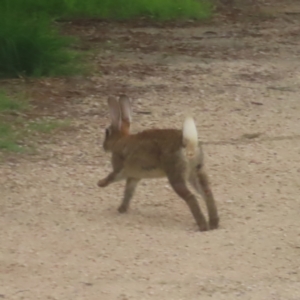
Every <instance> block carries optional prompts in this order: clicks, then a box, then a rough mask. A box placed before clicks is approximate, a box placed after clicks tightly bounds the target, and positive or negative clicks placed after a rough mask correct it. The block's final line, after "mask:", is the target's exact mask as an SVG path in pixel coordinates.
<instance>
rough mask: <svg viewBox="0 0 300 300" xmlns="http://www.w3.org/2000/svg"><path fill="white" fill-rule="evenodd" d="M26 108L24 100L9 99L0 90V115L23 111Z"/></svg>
mask: <svg viewBox="0 0 300 300" xmlns="http://www.w3.org/2000/svg"><path fill="white" fill-rule="evenodd" d="M26 107H27V103H26V101H25V100H19V99H15V98H12V97H9V96H8V95H7V94H6V93H5V92H4V91H1V90H0V113H1V112H7V111H17V110H23V109H25V108H26Z"/></svg>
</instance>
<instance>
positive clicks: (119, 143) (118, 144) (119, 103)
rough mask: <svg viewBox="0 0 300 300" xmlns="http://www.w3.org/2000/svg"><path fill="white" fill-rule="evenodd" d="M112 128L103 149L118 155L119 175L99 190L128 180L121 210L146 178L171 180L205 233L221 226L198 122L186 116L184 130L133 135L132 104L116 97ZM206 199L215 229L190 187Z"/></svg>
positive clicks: (115, 166) (110, 104)
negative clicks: (204, 158) (205, 167)
mask: <svg viewBox="0 0 300 300" xmlns="http://www.w3.org/2000/svg"><path fill="white" fill-rule="evenodd" d="M108 107H109V112H110V117H111V125H110V126H109V127H108V128H106V130H105V140H104V143H103V148H104V150H105V151H106V152H111V153H112V167H113V171H112V172H111V173H110V174H109V175H108V176H107V177H105V178H104V179H102V180H99V182H98V186H100V187H105V186H108V185H109V184H111V183H113V182H116V181H119V180H123V179H126V187H125V192H124V197H123V201H122V203H121V205H120V207H119V209H118V210H119V212H120V213H124V212H126V211H127V209H128V207H129V202H130V200H131V198H132V196H133V194H134V191H135V189H136V186H137V184H138V182H139V181H140V180H141V179H143V178H160V177H167V178H168V180H169V183H170V185H171V186H172V188H173V189H174V191H175V192H176V193H177V194H178V195H179V196H180V197H181V198H182V199H184V200H185V201H186V203H187V205H188V206H189V208H190V210H191V212H192V214H193V216H194V218H195V221H196V222H197V224H198V226H199V229H200V231H205V230H208V229H209V228H210V229H215V228H217V227H218V225H219V217H218V212H217V207H216V204H215V200H214V197H213V194H212V191H211V189H210V187H209V182H208V176H207V174H206V173H205V170H204V166H203V153H202V150H201V147H200V145H199V144H198V136H197V135H198V134H197V129H196V126H195V123H194V121H193V119H192V118H186V120H185V121H184V124H183V129H182V130H177V129H150V130H145V131H142V132H139V133H137V134H130V132H129V129H130V123H131V104H130V100H129V98H128V97H127V96H125V95H121V96H120V98H119V99H118V100H117V99H116V98H113V97H110V98H109V99H108ZM188 182H190V183H191V184H192V186H194V188H195V189H196V190H197V191H198V192H199V193H200V194H201V195H202V196H203V198H204V199H205V202H206V206H207V209H208V214H209V228H208V224H207V222H206V220H205V217H204V215H203V214H202V212H201V210H200V207H199V204H198V202H197V199H196V197H195V196H194V195H193V194H192V193H191V191H190V190H189V189H188V186H187V183H188Z"/></svg>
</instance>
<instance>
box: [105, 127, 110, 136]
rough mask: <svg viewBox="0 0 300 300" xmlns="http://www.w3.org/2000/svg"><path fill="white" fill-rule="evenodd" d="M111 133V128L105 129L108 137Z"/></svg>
mask: <svg viewBox="0 0 300 300" xmlns="http://www.w3.org/2000/svg"><path fill="white" fill-rule="evenodd" d="M109 135H110V130H109V129H108V128H106V129H105V136H106V137H108V136H109Z"/></svg>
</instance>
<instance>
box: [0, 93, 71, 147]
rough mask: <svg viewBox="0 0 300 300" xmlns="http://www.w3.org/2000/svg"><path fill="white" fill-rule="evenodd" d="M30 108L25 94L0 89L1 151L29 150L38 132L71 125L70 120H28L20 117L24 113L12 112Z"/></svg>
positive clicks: (44, 133)
mask: <svg viewBox="0 0 300 300" xmlns="http://www.w3.org/2000/svg"><path fill="white" fill-rule="evenodd" d="M28 108H29V105H28V103H27V101H25V100H24V96H23V95H15V96H14V97H11V96H8V95H7V94H6V93H5V92H4V91H2V90H0V120H1V121H0V151H2V152H3V151H6V152H24V151H27V150H29V148H30V147H31V145H30V144H31V143H32V142H33V141H34V136H36V135H37V134H43V135H50V134H52V133H54V132H55V131H57V130H59V129H63V128H66V127H67V126H69V125H70V122H69V121H68V120H55V119H39V120H31V121H28V120H26V119H25V118H24V117H20V115H23V114H13V115H12V114H11V112H19V113H20V112H22V111H23V112H24V110H27V109H28ZM25 114H26V111H25V112H24V115H25ZM39 136H40V135H38V137H39ZM24 141H25V142H26V144H24Z"/></svg>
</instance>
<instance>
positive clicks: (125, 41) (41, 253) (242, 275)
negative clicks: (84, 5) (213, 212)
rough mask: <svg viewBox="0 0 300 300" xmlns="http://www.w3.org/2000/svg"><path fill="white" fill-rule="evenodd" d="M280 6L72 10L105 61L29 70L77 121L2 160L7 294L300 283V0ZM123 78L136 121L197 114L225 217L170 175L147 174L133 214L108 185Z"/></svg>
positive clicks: (45, 105) (246, 295) (227, 293)
mask: <svg viewBox="0 0 300 300" xmlns="http://www.w3.org/2000/svg"><path fill="white" fill-rule="evenodd" d="M294 2H296V1H294ZM267 8H268V7H267ZM274 11H275V10H274V7H272V5H269V10H268V12H267V13H265V14H264V15H261V16H260V17H258V18H257V17H253V18H249V19H248V20H238V21H236V22H234V21H230V22H225V21H224V22H222V21H220V20H219V21H218V22H212V23H208V24H205V25H203V24H202V25H199V24H193V23H191V24H188V26H183V27H175V26H171V25H170V26H161V27H154V26H144V25H128V24H127V25H124V24H109V23H99V22H98V23H97V22H94V23H93V22H91V23H90V24H86V23H85V24H81V23H80V22H78V23H74V24H69V25H66V27H67V28H66V30H68V31H70V32H74V33H76V34H77V35H79V36H80V37H81V39H82V47H83V48H86V49H90V50H91V51H90V56H91V61H92V64H93V67H94V68H95V72H94V75H93V76H92V77H89V78H81V77H78V78H75V79H51V80H50V79H49V80H46V79H45V80H40V81H34V82H29V83H26V87H27V88H28V89H29V90H30V91H31V92H32V97H33V100H34V101H35V102H34V103H35V104H36V106H37V109H36V114H37V115H51V116H55V117H57V118H68V119H70V120H71V123H72V128H73V129H71V130H68V131H62V132H60V133H58V134H57V135H56V136H54V137H52V138H50V139H48V140H42V141H41V142H40V145H39V153H38V154H36V155H32V156H26V155H25V156H22V157H13V158H10V157H7V159H6V160H4V162H2V164H1V165H0V194H1V198H0V226H1V231H0V240H1V242H0V250H1V251H0V298H1V299H32V300H38V299H43V300H44V299H63V300H65V299H72V300H74V299H80V300H81V299H88V300H93V299H97V300H99V299H101V300H114V299H117V300H125V299H126V300H127V299H128V300H131V299H136V300H142V299H157V300H173V299H174V300H179V299H182V300H185V299H201V300H206V299H212V300H221V299H226V300H227V299H230V300H234V299H249V300H250V299H253V300H254V299H255V300H257V299H259V300H263V299H266V300H269V299H274V300H299V299H300V231H299V228H300V217H299V212H300V198H299V187H300V180H299V178H300V100H299V92H300V63H299V62H300V5H298V6H297V5H294V6H288V7H281V8H280V9H279V10H278V11H279V13H278V12H275V13H274ZM297 12H298V14H297ZM100 71H101V72H100ZM14 85H16V86H17V85H18V83H14V84H12V86H14ZM120 92H126V93H127V94H128V95H130V96H131V97H132V99H133V131H134V132H136V131H138V130H142V129H146V128H149V127H162V128H167V127H176V128H180V127H181V124H182V122H183V119H184V117H185V116H186V115H187V114H192V115H193V116H194V118H195V120H196V123H197V128H198V134H199V137H200V139H201V140H202V141H203V144H204V145H203V149H204V152H205V158H206V165H207V169H208V172H209V175H210V179H211V183H212V188H213V191H214V194H215V198H216V201H217V205H218V209H219V213H220V228H219V229H218V230H214V231H208V232H205V233H200V232H199V231H198V230H197V226H196V224H195V222H194V220H193V218H192V216H191V214H190V212H189V210H188V208H187V206H186V204H185V203H184V202H183V201H182V200H180V199H179V198H178V197H177V196H176V195H175V193H174V192H173V191H172V190H171V188H170V187H169V186H168V184H167V181H166V180H165V179H163V180H145V181H142V182H141V184H140V185H139V187H138V190H137V193H136V195H135V197H134V199H133V201H132V204H131V208H130V211H129V212H128V213H127V214H123V215H120V214H118V212H117V207H118V205H119V203H120V201H121V197H122V193H123V186H124V183H122V182H121V183H116V184H113V185H111V186H109V187H107V188H105V189H100V188H98V187H97V186H96V183H97V181H98V180H99V179H100V178H102V177H104V176H105V175H106V174H107V173H108V172H109V171H110V169H111V167H110V158H109V156H108V155H107V154H105V153H104V151H103V150H102V147H101V144H102V139H103V134H104V133H103V129H104V127H105V126H106V125H107V124H108V122H109V119H108V114H107V108H106V99H107V96H108V95H109V94H116V95H117V94H118V93H120ZM42 100H44V102H43V101H42ZM199 202H200V204H201V207H203V210H204V209H205V207H204V203H203V201H202V199H201V198H200V197H199ZM204 211H205V212H206V210H204Z"/></svg>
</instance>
